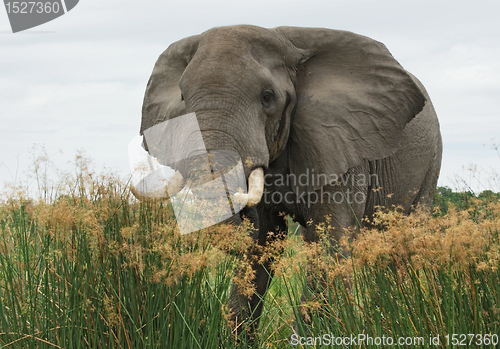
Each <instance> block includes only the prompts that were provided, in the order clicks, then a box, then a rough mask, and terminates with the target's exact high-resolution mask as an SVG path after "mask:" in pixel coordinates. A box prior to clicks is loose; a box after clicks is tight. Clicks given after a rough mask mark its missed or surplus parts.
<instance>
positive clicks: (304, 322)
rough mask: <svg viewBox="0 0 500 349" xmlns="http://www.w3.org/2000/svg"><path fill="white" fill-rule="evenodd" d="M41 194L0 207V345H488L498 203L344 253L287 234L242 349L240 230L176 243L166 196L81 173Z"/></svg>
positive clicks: (497, 276) (370, 234)
mask: <svg viewBox="0 0 500 349" xmlns="http://www.w3.org/2000/svg"><path fill="white" fill-rule="evenodd" d="M42 192H44V193H45V194H47V193H48V194H47V195H45V196H44V195H39V196H40V198H41V199H36V200H35V199H32V198H29V197H28V196H27V195H26V193H25V192H24V191H23V190H20V189H19V190H17V189H16V188H14V189H13V190H10V191H9V192H8V193H7V194H5V195H3V198H2V202H1V204H0V348H203V349H205V348H236V347H238V348H248V347H251V346H253V347H255V348H289V347H290V346H291V345H296V347H299V348H300V347H304V348H313V347H316V348H322V347H352V348H365V347H366V348H378V347H379V348H386V347H390V346H391V344H392V345H393V347H401V348H411V347H415V348H445V347H452V346H451V344H455V345H457V344H467V345H464V347H491V348H495V347H498V344H497V343H498V342H499V338H498V336H499V335H500V323H499V321H500V272H499V267H500V241H499V229H500V203H499V202H498V200H497V199H495V200H476V199H474V198H469V201H468V203H467V205H466V207H462V208H460V209H455V208H454V207H453V206H452V207H449V208H448V207H447V211H448V212H433V213H430V212H424V211H418V212H416V213H415V214H413V215H411V216H409V217H405V216H403V215H401V214H399V213H398V212H397V210H396V211H392V212H386V213H380V214H379V215H378V216H377V217H376V218H375V219H376V222H375V223H376V224H377V226H378V227H379V229H377V230H368V229H363V230H361V231H359V232H358V233H357V235H358V237H357V238H356V239H355V240H354V241H352V242H348V241H343V242H341V244H340V245H339V246H335V248H342V249H347V250H349V251H350V252H351V256H350V257H349V258H344V259H339V258H337V257H336V255H335V254H331V253H330V252H329V251H332V250H333V249H334V248H333V247H332V246H330V244H329V242H328V239H326V238H325V237H326V236H327V235H328V231H329V229H331V228H330V227H329V226H328V225H325V226H319V227H317V229H318V232H319V234H320V235H321V236H322V237H323V238H322V239H321V241H320V242H319V243H318V244H312V245H311V244H310V245H306V244H304V242H303V241H302V240H301V238H300V236H298V235H297V234H296V233H295V232H294V231H293V229H290V233H289V237H288V239H286V240H285V241H282V242H276V243H274V244H272V245H270V246H268V247H267V248H266V253H265V258H270V259H272V260H273V271H274V273H275V274H276V276H275V278H274V279H273V281H272V284H271V287H270V291H269V292H268V294H267V295H266V300H265V309H264V312H263V315H262V316H261V321H260V325H259V328H258V331H257V332H258V333H257V335H256V337H255V339H254V340H253V342H251V341H250V340H249V339H248V338H247V334H246V331H244V329H245V328H246V327H248V326H249V324H248V323H238V324H235V323H232V322H231V321H230V313H229V309H228V308H227V302H228V297H229V289H230V285H231V283H232V282H233V281H235V282H237V283H239V284H240V285H241V286H242V287H243V288H244V289H246V290H247V291H248V292H249V293H251V291H252V289H251V288H250V286H249V283H248V281H249V280H250V279H251V277H252V274H251V271H250V270H249V268H248V266H249V263H250V262H249V260H248V258H246V255H245V251H247V250H248V249H249V248H250V247H251V245H252V243H253V242H252V241H251V239H250V238H249V237H248V230H249V229H250V227H249V226H248V224H245V225H242V226H240V227H237V228H235V227H230V226H213V227H211V228H208V229H205V230H204V231H201V232H196V233H192V234H187V235H184V236H180V235H179V233H178V229H177V228H176V225H175V220H174V217H173V215H172V213H171V210H170V208H169V206H168V203H167V202H141V203H139V202H137V201H135V199H134V198H133V196H131V194H130V192H129V190H128V189H127V186H126V184H124V183H121V182H120V181H119V180H117V179H116V178H114V177H113V176H97V175H95V174H92V173H90V172H85V169H83V170H81V171H80V172H78V174H77V175H76V177H74V178H72V179H71V180H67V181H65V182H64V183H61V184H60V185H59V186H58V187H57V188H56V189H53V190H52V191H47V190H45V191H42ZM235 270H236V271H237V272H236V273H235ZM312 290H314V291H312ZM302 295H304V297H305V300H306V301H304V302H301V300H300V299H301V296H302ZM235 327H237V328H238V331H235ZM236 333H238V335H236ZM363 338H364V340H363V341H361V339H363ZM353 339H354V342H352V340H353ZM370 340H371V341H370ZM340 341H343V342H342V343H343V344H346V343H347V344H348V345H344V346H342V345H340V346H337V345H333V344H342V343H340ZM480 342H481V343H482V344H481V343H480ZM453 347H455V346H453Z"/></svg>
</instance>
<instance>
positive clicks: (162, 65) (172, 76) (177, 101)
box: [140, 35, 199, 135]
mask: <svg viewBox="0 0 500 349" xmlns="http://www.w3.org/2000/svg"><path fill="white" fill-rule="evenodd" d="M198 37H199V36H198V35H195V36H190V37H188V38H185V39H182V40H179V41H177V42H174V43H173V44H171V45H170V46H169V47H168V48H167V49H166V50H165V52H163V53H162V54H161V55H160V57H159V58H158V60H157V61H156V64H155V66H154V68H153V73H152V74H151V77H150V78H149V81H148V85H147V87H146V93H145V95H144V102H143V104H142V121H141V131H140V134H141V135H142V134H143V132H144V130H146V129H148V128H150V127H152V126H154V125H156V124H158V123H160V122H162V121H165V120H169V119H172V118H175V117H177V116H180V115H183V114H185V113H186V110H185V106H184V102H183V101H182V96H181V90H180V88H179V80H180V78H181V76H182V73H184V70H185V69H186V67H187V65H188V64H189V62H190V61H191V59H192V57H193V56H194V54H195V53H196V50H197V49H198Z"/></svg>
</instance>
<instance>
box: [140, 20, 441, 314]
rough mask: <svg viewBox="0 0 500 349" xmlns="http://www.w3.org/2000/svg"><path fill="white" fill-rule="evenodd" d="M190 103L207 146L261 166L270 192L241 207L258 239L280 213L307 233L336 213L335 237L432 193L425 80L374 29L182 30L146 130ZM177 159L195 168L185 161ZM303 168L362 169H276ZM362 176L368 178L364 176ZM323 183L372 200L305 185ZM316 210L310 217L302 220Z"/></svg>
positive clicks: (163, 67)
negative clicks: (287, 179)
mask: <svg viewBox="0 0 500 349" xmlns="http://www.w3.org/2000/svg"><path fill="white" fill-rule="evenodd" d="M189 112H196V115H197V117H198V121H199V124H200V129H201V131H202V135H203V139H204V142H205V145H206V148H207V149H208V150H229V151H234V152H237V153H238V154H239V155H240V157H241V158H242V159H243V160H244V162H245V174H246V176H247V178H248V175H249V174H250V172H251V171H252V170H253V169H255V168H257V167H262V168H264V170H265V173H266V175H267V177H266V186H265V192H266V193H265V195H264V197H263V198H262V200H261V201H260V203H259V204H258V205H257V206H253V207H246V208H245V209H244V210H243V211H242V215H246V216H248V217H250V219H251V220H252V222H253V223H254V225H255V227H256V228H258V229H256V231H255V233H254V235H255V236H254V238H255V239H257V240H258V241H259V243H260V244H261V245H263V244H265V242H266V237H267V236H269V232H273V233H278V234H279V233H283V232H285V231H286V224H285V222H284V220H283V217H282V216H281V215H279V213H280V212H284V213H287V214H292V215H293V216H294V217H295V219H296V220H297V221H298V222H299V223H300V224H301V225H302V226H304V227H307V228H306V231H305V233H304V238H305V240H306V241H314V240H316V239H317V236H316V234H315V231H314V226H315V224H317V223H320V222H322V221H324V220H325V215H331V217H332V222H333V224H334V226H335V227H336V228H337V229H336V233H335V235H334V236H332V238H333V239H334V240H338V239H339V237H340V236H341V234H342V232H343V231H342V228H345V227H354V226H356V224H357V222H360V221H361V219H362V218H363V217H367V216H368V217H369V216H371V215H372V214H373V212H374V208H375V207H376V206H378V205H381V206H386V207H390V206H391V205H401V206H402V207H403V208H404V210H405V211H406V212H409V211H410V210H411V209H412V207H414V206H415V205H417V204H419V203H421V204H425V205H430V203H431V201H432V196H433V191H434V189H435V186H436V182H437V178H438V175H439V169H440V165H441V152H442V143H441V135H440V131H439V123H438V120H437V116H436V113H435V111H434V108H433V106H432V104H431V101H430V99H429V96H428V95H427V92H426V91H425V89H424V87H423V86H422V84H421V83H420V82H419V81H418V80H417V79H416V78H415V77H414V76H413V75H411V74H409V73H408V72H407V71H405V70H404V69H403V68H402V67H401V66H400V65H399V63H398V62H397V61H396V60H395V59H394V58H393V57H392V55H391V54H390V53H389V51H388V50H387V49H386V47H385V46H384V45H383V44H381V43H379V42H377V41H374V40H372V39H369V38H367V37H364V36H360V35H357V34H353V33H350V32H345V31H339V30H330V29H316V28H295V27H278V28H274V29H264V28H260V27H254V26H233V27H221V28H214V29H211V30H208V31H206V32H205V33H203V34H200V35H196V36H192V37H188V38H185V39H182V40H180V41H178V42H175V43H173V44H172V45H170V47H169V48H168V49H167V50H166V51H165V52H164V53H162V54H161V56H160V57H159V59H158V61H157V62H156V65H155V67H154V70H153V73H152V76H151V78H150V80H149V83H148V85H147V89H146V94H145V98H144V105H143V110H142V125H141V134H142V132H143V131H144V130H145V129H147V128H149V127H151V126H153V125H155V124H157V123H159V122H161V121H164V120H167V119H171V118H175V117H176V116H179V115H183V114H186V113H189ZM146 148H147V145H146ZM167 151H168V150H167ZM179 169H180V168H179ZM180 170H181V172H182V174H183V176H184V177H185V178H187V177H189V176H190V174H189V166H185V167H184V168H182V169H180ZM307 173H316V174H326V175H330V174H335V175H339V176H341V175H344V178H346V177H347V176H351V177H349V178H353V177H352V175H355V176H356V177H355V178H356V181H354V182H353V181H349V180H348V181H347V182H346V183H345V184H342V187H340V186H339V185H338V184H335V183H329V182H326V183H325V181H323V182H320V183H317V182H315V183H312V181H311V180H309V181H306V183H305V184H304V185H301V184H300V183H299V184H297V185H290V186H286V185H279V183H278V185H276V181H275V180H274V178H277V175H286V174H293V175H295V176H297V177H298V176H300V175H301V174H302V175H304V176H305V174H307ZM362 175H363V176H365V177H364V178H371V179H372V183H367V182H368V181H365V183H363V181H361V180H359V179H360V178H363V177H361V176H362ZM370 175H372V177H369V176H370ZM321 190H323V192H326V191H328V192H337V191H343V192H344V193H346V192H347V191H350V192H351V193H362V194H363V195H364V196H365V197H366V198H367V199H366V200H365V201H362V202H354V200H352V199H351V202H352V203H351V204H349V203H348V202H347V201H348V200H344V201H343V202H342V203H334V202H330V203H328V202H327V200H325V201H324V202H319V203H314V202H312V199H311V198H310V196H308V195H304V193H306V194H308V193H313V192H316V193H321ZM275 192H280V193H281V194H282V195H286V194H288V195H287V196H286V198H287V199H288V200H287V201H286V202H285V201H284V200H281V201H279V200H275V201H278V202H272V201H273V200H270V198H271V197H272V196H271V194H272V193H275ZM362 194H358V195H359V196H358V198H361V197H362ZM266 195H267V196H266ZM266 198H267V199H266ZM275 198H279V195H278V194H275ZM311 220H312V221H313V222H314V224H312V225H308V224H306V222H309V221H311ZM233 222H235V223H238V222H240V217H239V216H238V217H233ZM254 267H255V270H256V279H255V283H256V294H255V295H254V296H253V297H252V299H250V300H248V299H246V298H245V297H241V296H239V295H238V291H237V287H233V297H232V302H231V306H232V309H233V312H234V314H233V315H234V317H235V318H236V317H237V318H238V320H239V321H238V322H241V321H242V320H244V319H246V318H248V317H250V316H252V317H253V318H257V317H258V316H259V315H260V312H261V309H262V303H261V302H259V300H260V299H261V297H262V295H263V294H264V293H265V291H266V289H267V285H268V282H269V278H270V274H269V272H268V271H267V270H268V269H269V268H268V267H269V266H268V265H257V264H256V265H255V266H254ZM266 269H267V270H266Z"/></svg>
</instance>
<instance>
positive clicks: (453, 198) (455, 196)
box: [433, 187, 500, 214]
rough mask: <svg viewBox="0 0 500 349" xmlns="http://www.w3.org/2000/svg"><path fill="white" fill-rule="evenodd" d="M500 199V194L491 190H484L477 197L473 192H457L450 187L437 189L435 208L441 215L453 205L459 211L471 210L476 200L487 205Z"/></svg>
mask: <svg viewBox="0 0 500 349" xmlns="http://www.w3.org/2000/svg"><path fill="white" fill-rule="evenodd" d="M499 199H500V193H495V192H493V191H491V190H484V191H482V192H481V193H479V194H477V195H476V194H475V193H474V192H473V191H471V190H469V191H462V192H455V191H453V190H452V189H451V188H449V187H437V188H436V192H435V194H434V203H433V208H436V209H438V212H439V213H441V214H445V213H447V212H448V210H449V208H450V206H451V205H452V206H454V207H455V208H456V209H458V210H463V209H468V208H470V207H471V205H472V204H473V203H474V201H475V200H479V201H481V203H484V204H486V203H489V202H494V201H498V200H499Z"/></svg>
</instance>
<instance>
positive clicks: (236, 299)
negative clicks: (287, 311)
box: [229, 208, 287, 337]
mask: <svg viewBox="0 0 500 349" xmlns="http://www.w3.org/2000/svg"><path fill="white" fill-rule="evenodd" d="M266 211H267V212H266ZM258 213H259V214H258V221H259V229H258V231H257V229H256V232H257V233H256V234H254V238H255V237H258V239H257V246H256V247H255V248H254V249H252V251H250V252H249V253H248V255H247V258H248V260H249V261H250V263H251V268H252V271H253V275H254V278H253V280H252V281H251V286H252V287H253V289H254V292H253V294H252V295H251V296H250V297H248V296H247V295H245V292H244V290H243V288H242V286H241V285H238V284H236V283H233V285H232V286H231V295H230V304H229V306H230V309H231V320H232V321H233V323H234V325H235V327H236V332H237V333H240V332H241V331H242V330H243V329H245V328H246V329H247V330H248V332H249V334H250V336H251V337H253V334H254V333H255V332H256V330H257V328H258V325H259V317H260V315H261V314H262V308H263V305H264V297H265V294H266V291H267V289H268V287H269V284H270V283H271V280H272V277H273V271H272V268H271V264H272V262H273V261H272V260H271V259H270V258H261V257H263V253H265V252H264V248H265V246H266V245H267V244H269V243H272V241H273V240H275V239H282V238H284V237H286V233H287V225H286V220H285V217H283V216H280V215H278V214H277V213H276V214H270V213H269V210H266V209H264V208H260V209H259V210H258ZM251 221H252V222H254V226H255V220H254V219H251ZM262 260H264V262H261V261H262ZM248 321H249V322H248Z"/></svg>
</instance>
